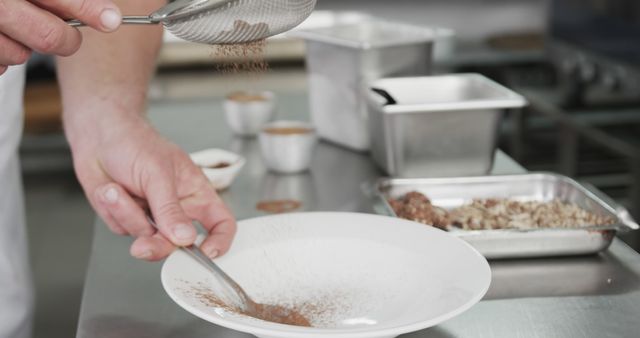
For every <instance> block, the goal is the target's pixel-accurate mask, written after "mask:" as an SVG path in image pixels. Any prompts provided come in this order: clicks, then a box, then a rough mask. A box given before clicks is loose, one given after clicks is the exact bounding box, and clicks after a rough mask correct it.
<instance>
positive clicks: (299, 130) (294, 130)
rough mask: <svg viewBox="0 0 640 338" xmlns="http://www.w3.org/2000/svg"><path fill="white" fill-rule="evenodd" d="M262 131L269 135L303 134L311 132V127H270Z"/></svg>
mask: <svg viewBox="0 0 640 338" xmlns="http://www.w3.org/2000/svg"><path fill="white" fill-rule="evenodd" d="M264 132H265V133H267V134H271V135H305V134H310V133H312V132H313V129H310V128H305V127H271V128H265V129H264Z"/></svg>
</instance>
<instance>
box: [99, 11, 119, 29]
mask: <svg viewBox="0 0 640 338" xmlns="http://www.w3.org/2000/svg"><path fill="white" fill-rule="evenodd" d="M100 22H102V27H104V28H105V29H106V30H108V31H114V30H116V29H117V28H118V27H120V24H121V23H122V16H121V15H120V13H118V11H116V10H115V9H112V8H107V9H105V10H104V11H102V13H101V14H100Z"/></svg>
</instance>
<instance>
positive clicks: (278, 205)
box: [256, 200, 302, 214]
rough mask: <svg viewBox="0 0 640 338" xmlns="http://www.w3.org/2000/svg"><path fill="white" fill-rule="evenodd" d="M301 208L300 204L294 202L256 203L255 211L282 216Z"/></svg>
mask: <svg viewBox="0 0 640 338" xmlns="http://www.w3.org/2000/svg"><path fill="white" fill-rule="evenodd" d="M301 206H302V203H301V202H300V201H296V200H273V201H261V202H258V204H256V209H258V210H260V211H264V212H267V213H270V214H282V213H285V212H291V211H294V210H297V209H299V208H300V207H301Z"/></svg>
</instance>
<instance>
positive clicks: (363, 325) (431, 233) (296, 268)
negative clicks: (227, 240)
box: [162, 213, 491, 338]
mask: <svg viewBox="0 0 640 338" xmlns="http://www.w3.org/2000/svg"><path fill="white" fill-rule="evenodd" d="M238 227H239V228H238V234H237V237H236V239H235V241H234V243H233V246H232V248H231V250H230V251H229V253H228V254H226V255H225V256H224V257H221V258H218V259H216V262H217V263H218V264H219V265H220V266H221V267H222V268H223V269H224V270H225V271H226V272H227V273H228V274H229V275H231V276H232V277H233V278H234V279H236V281H238V282H239V283H240V285H242V286H243V287H244V288H245V290H246V291H247V292H248V293H249V294H250V295H251V296H252V297H253V298H254V299H255V300H256V301H258V302H264V303H274V302H275V303H284V304H289V305H291V304H299V303H300V302H301V301H304V302H305V303H312V304H314V305H316V306H318V307H320V308H321V309H322V310H323V311H321V314H320V315H314V316H311V318H310V319H311V321H312V323H313V324H314V326H319V327H314V328H304V327H296V326H289V325H282V324H276V323H270V322H264V321H260V320H257V319H253V318H250V317H246V316H242V315H238V314H234V313H229V312H228V311H225V310H223V309H220V308H216V307H212V306H209V305H207V304H206V303H207V302H206V301H203V300H202V298H201V296H198V295H197V294H196V293H197V292H195V293H194V290H196V289H198V288H200V289H201V288H210V289H211V290H219V289H217V287H218V286H219V285H218V284H217V283H216V281H215V278H214V277H213V276H212V275H211V274H210V273H209V272H208V271H207V270H205V269H204V268H202V267H201V266H200V265H198V263H196V262H195V261H192V260H191V259H190V258H189V257H188V256H186V255H185V254H184V253H182V252H179V251H177V252H175V253H173V254H172V255H171V256H170V257H169V258H168V259H167V260H166V261H165V263H164V266H163V268H162V283H163V285H164V288H165V290H166V292H167V293H168V294H169V296H170V297H171V298H172V299H173V300H174V301H175V302H176V303H178V304H179V305H180V306H182V307H183V308H184V309H186V310H187V311H189V312H191V313H192V314H194V315H196V316H198V317H200V318H202V319H204V320H207V321H210V322H212V323H215V324H218V325H221V326H224V327H227V328H231V329H234V330H238V331H243V332H248V333H252V334H254V335H256V336H259V337H290V338H294V337H295V338H301V337H341V338H348V337H352V338H355V337H395V336H398V335H400V334H403V333H407V332H412V331H416V330H420V329H424V328H427V327H430V326H433V325H436V324H438V323H440V322H442V321H445V320H447V319H449V318H451V317H454V316H456V315H458V314H460V313H462V312H463V311H465V310H467V309H469V308H470V307H471V306H473V305H474V304H475V303H477V302H478V301H479V300H480V299H481V298H482V297H483V296H484V294H485V292H486V291H487V289H488V288H489V284H490V281H491V271H490V269H489V265H488V263H487V261H486V260H485V259H484V257H482V256H481V255H480V254H479V253H478V252H477V251H476V250H475V249H473V248H472V247H471V246H470V245H469V244H467V243H466V242H464V241H462V240H460V239H457V238H455V237H453V236H451V235H449V234H447V233H445V232H443V231H441V230H438V229H435V228H432V227H427V226H424V225H421V224H418V223H414V222H410V221H406V220H402V219H398V218H391V217H385V216H378V215H370V214H355V213H293V214H284V215H274V216H266V217H260V218H254V219H249V220H245V221H241V222H239V225H238ZM216 292H219V291H216Z"/></svg>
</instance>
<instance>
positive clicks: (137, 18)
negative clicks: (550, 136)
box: [66, 15, 160, 27]
mask: <svg viewBox="0 0 640 338" xmlns="http://www.w3.org/2000/svg"><path fill="white" fill-rule="evenodd" d="M159 22H160V21H159V20H157V19H153V18H151V17H150V16H148V15H127V16H123V17H122V24H129V25H154V24H157V23H159ZM66 23H67V24H68V25H69V26H71V27H84V26H86V24H85V23H84V22H82V21H80V20H76V19H73V20H67V21H66Z"/></svg>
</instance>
